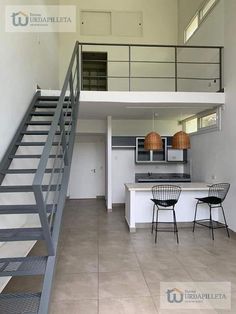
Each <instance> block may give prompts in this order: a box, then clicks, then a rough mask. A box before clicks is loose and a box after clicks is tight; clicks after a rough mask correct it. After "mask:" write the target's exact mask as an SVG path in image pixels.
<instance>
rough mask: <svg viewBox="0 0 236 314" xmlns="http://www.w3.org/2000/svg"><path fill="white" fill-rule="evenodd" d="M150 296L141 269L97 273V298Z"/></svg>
mask: <svg viewBox="0 0 236 314" xmlns="http://www.w3.org/2000/svg"><path fill="white" fill-rule="evenodd" d="M137 296H150V293H149V290H148V287H147V284H146V282H145V280H144V277H143V274H142V272H141V271H130V272H111V273H100V274H99V298H100V299H104V298H125V297H137Z"/></svg>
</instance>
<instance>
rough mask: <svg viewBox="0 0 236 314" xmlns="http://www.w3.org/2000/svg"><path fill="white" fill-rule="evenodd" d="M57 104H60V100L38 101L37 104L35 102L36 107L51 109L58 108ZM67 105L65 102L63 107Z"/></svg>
mask: <svg viewBox="0 0 236 314" xmlns="http://www.w3.org/2000/svg"><path fill="white" fill-rule="evenodd" d="M57 105H58V101H51V102H48V101H47V102H39V103H36V104H35V108H44V109H46V108H49V109H50V108H56V107H57ZM67 106H68V104H67V103H65V104H64V105H63V108H67ZM68 108H71V106H70V105H69V106H68Z"/></svg>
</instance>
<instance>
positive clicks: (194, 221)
mask: <svg viewBox="0 0 236 314" xmlns="http://www.w3.org/2000/svg"><path fill="white" fill-rule="evenodd" d="M198 204H199V202H197V204H196V206H195V214H194V220H193V232H194V231H195V225H196V218H197V207H198Z"/></svg>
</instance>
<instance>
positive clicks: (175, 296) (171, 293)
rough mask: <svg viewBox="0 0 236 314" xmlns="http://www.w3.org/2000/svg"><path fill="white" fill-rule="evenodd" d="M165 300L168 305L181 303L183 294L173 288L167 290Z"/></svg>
mask: <svg viewBox="0 0 236 314" xmlns="http://www.w3.org/2000/svg"><path fill="white" fill-rule="evenodd" d="M166 294H167V300H168V302H169V303H181V302H183V300H184V294H183V292H182V291H181V290H179V289H177V288H174V289H171V290H169V289H168V290H167V292H166Z"/></svg>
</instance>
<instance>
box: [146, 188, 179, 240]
mask: <svg viewBox="0 0 236 314" xmlns="http://www.w3.org/2000/svg"><path fill="white" fill-rule="evenodd" d="M180 193H181V187H179V186H176V185H170V184H163V185H155V186H153V187H152V195H153V198H152V199H151V200H152V201H153V203H154V204H153V214H152V233H153V230H154V225H155V243H156V242H157V232H158V231H161V232H174V234H175V235H176V239H177V243H179V236H178V227H177V223H176V215H175V205H176V203H177V202H178V200H179V196H180ZM159 210H165V211H166V210H171V211H172V212H173V222H171V223H172V224H174V229H167V228H165V229H164V228H160V229H158V224H159V223H167V222H159V221H158V212H159ZM155 212H156V219H155Z"/></svg>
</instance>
